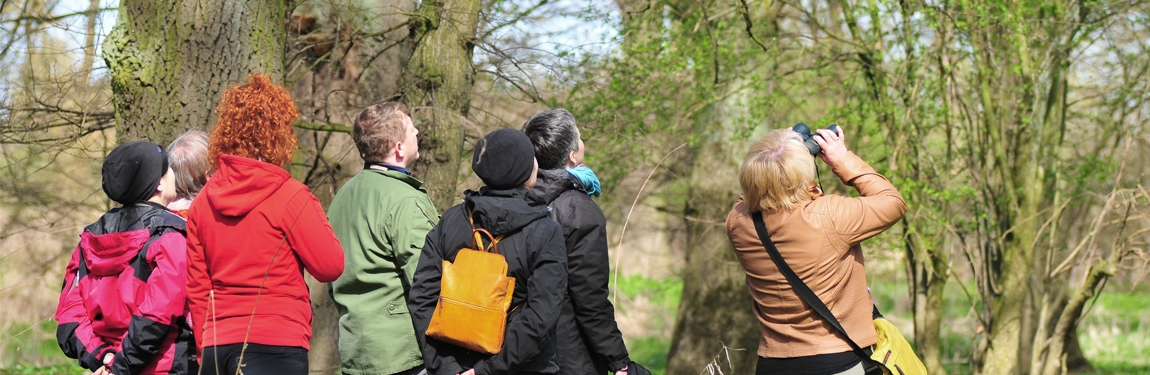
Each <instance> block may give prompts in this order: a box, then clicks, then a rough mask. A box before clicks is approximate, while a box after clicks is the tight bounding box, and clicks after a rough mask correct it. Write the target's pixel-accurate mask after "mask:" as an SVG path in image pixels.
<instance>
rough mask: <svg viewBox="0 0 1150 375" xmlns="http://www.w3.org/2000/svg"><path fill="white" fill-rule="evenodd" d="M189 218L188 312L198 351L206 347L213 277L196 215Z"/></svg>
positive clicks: (190, 215)
mask: <svg viewBox="0 0 1150 375" xmlns="http://www.w3.org/2000/svg"><path fill="white" fill-rule="evenodd" d="M188 217H189V220H188V250H187V262H188V281H187V294H188V312H189V313H190V315H191V316H192V334H193V336H195V338H196V353H199V352H200V351H201V350H203V348H204V324H205V323H204V322H205V320H206V319H207V316H208V308H209V307H211V304H210V301H209V295H210V293H211V285H212V279H211V274H209V273H208V264H207V261H206V260H205V258H204V244H203V242H201V240H200V238H201V237H200V231H199V226H198V225H197V222H196V215H195V214H194V213H192V214H189V216H188Z"/></svg>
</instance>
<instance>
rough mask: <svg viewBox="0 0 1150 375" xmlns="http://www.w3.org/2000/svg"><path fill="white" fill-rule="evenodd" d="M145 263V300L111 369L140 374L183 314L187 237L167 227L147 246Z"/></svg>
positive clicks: (126, 374) (186, 277)
mask: <svg viewBox="0 0 1150 375" xmlns="http://www.w3.org/2000/svg"><path fill="white" fill-rule="evenodd" d="M147 251H148V266H150V267H152V275H151V276H150V277H148V281H147V285H146V286H145V287H144V300H143V302H142V303H141V304H140V307H139V309H138V310H137V311H136V313H135V314H132V320H131V322H130V323H128V332H127V333H125V335H124V340H123V342H122V343H121V344H120V352H119V353H116V357H115V359H113V360H112V373H114V374H117V375H128V374H139V373H140V372H141V371H143V370H144V367H145V366H147V365H148V363H149V362H151V361H152V359H153V358H155V356H156V354H158V353H159V352H160V347H161V345H162V344H163V343H164V340H165V339H166V338H167V337H168V335H169V333H170V331H171V330H172V329H174V327H175V325H174V323H175V322H176V319H180V318H181V317H183V315H184V304H185V300H186V298H187V293H186V292H185V290H186V289H185V288H186V282H187V279H188V257H187V241H186V240H185V239H184V235H183V234H181V233H179V232H176V231H167V232H166V233H164V234H162V235H161V236H160V238H159V239H158V240H156V241H154V242H152V244H151V245H150V246H149V247H148V250H147Z"/></svg>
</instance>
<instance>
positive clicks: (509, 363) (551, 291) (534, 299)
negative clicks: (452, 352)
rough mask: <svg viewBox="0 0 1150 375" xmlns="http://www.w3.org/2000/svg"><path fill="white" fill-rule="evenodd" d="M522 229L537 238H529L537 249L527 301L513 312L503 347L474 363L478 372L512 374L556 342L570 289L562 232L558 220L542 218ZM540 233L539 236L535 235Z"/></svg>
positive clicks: (479, 374) (486, 374) (529, 244)
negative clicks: (533, 224) (558, 324)
mask: <svg viewBox="0 0 1150 375" xmlns="http://www.w3.org/2000/svg"><path fill="white" fill-rule="evenodd" d="M537 223H542V225H537V226H536V227H534V228H532V227H531V226H528V227H527V228H524V229H523V231H524V232H527V233H533V235H532V237H529V238H538V240H537V241H538V242H536V241H531V240H529V241H528V242H527V244H528V246H531V248H532V249H539V250H535V251H538V253H537V254H536V255H534V259H532V262H531V276H529V277H528V278H527V283H526V284H527V301H526V302H524V303H523V305H522V306H520V307H519V309H518V310H516V311H514V312H512V314H511V316H510V318H509V321H508V322H507V331H506V333H505V334H504V336H503V337H504V339H503V350H500V351H499V353H497V354H495V355H493V356H491V357H488V358H485V359H483V360H481V361H479V362H478V363H476V364H475V373H476V375H493V374H512V373H515V371H512V369H515V368H518V367H520V366H521V365H523V364H524V363H527V361H529V360H531V359H532V358H533V357H535V356H536V355H538V354H539V353H541V352H542V351H543V348H545V347H547V346H548V345H553V344H554V343H552V342H551V340H552V339H553V338H554V331H555V324H556V323H557V322H558V321H559V311H560V309H561V306H562V303H563V295H564V294H565V293H566V291H567V254H566V253H567V249H566V248H565V247H564V246H563V232H562V229H560V228H559V224H557V223H555V222H554V221H551V220H540V221H538V222H537ZM535 236H538V237H535Z"/></svg>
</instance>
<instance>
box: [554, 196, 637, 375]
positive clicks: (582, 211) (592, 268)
mask: <svg viewBox="0 0 1150 375" xmlns="http://www.w3.org/2000/svg"><path fill="white" fill-rule="evenodd" d="M576 193H578V192H577V191H576ZM564 211H565V212H564V213H563V217H560V218H559V219H560V222H562V223H564V226H563V227H564V231H565V232H566V233H564V237H565V242H566V247H567V249H568V250H567V291H568V292H567V296H568V298H570V300H571V304H572V306H573V308H574V311H575V322H576V323H577V324H578V326H579V332H580V333H582V334H583V337H584V341H585V342H586V344H587V345H588V347H589V349H590V350H591V355H592V357H594V358H595V360H596V361H597V362H601V363H606V364H607V366H608V367H609V368H610V370H611V371H616V370H619V369H621V368H623V366H627V364H628V363H631V360H630V358H629V357H628V355H627V347H626V345H625V344H624V343H623V334H622V333H620V332H619V325H618V324H617V323H616V322H615V306H614V305H612V304H611V300H610V298H609V297H610V289H609V288H608V283H609V281H610V277H611V275H610V274H611V270H610V259H609V257H608V254H607V218H606V217H604V216H603V211H602V210H600V209H599V206H598V205H596V204H595V203H594V202H592V201H591V199H590V198H588V197H587V196H586V195H584V194H582V193H579V195H578V196H576V197H573V200H572V201H571V205H570V207H569V208H568V209H566V210H564Z"/></svg>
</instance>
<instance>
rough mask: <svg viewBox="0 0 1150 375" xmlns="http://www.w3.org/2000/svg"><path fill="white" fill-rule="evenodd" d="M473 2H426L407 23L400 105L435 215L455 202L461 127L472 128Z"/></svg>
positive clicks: (475, 9)
mask: <svg viewBox="0 0 1150 375" xmlns="http://www.w3.org/2000/svg"><path fill="white" fill-rule="evenodd" d="M481 5H482V4H481V2H480V1H479V0H428V1H424V2H423V3H422V4H420V6H419V9H418V11H417V12H416V14H417V15H416V16H415V18H417V20H415V21H414V24H413V25H412V28H413V29H412V36H413V38H415V51H414V52H413V54H412V56H411V60H410V61H409V62H408V64H407V69H405V70H404V75H403V82H402V88H403V102H404V103H405V104H407V108H408V109H409V110H410V111H411V114H412V118H413V119H414V120H415V122H416V127H418V128H419V129H420V136H419V153H420V157H419V160H417V161H416V162H415V166H414V168H413V171H414V172H415V173H416V174H417V175H419V176H420V177H421V178H422V180H423V182H424V186H425V187H426V188H427V192H428V195H429V196H431V200H432V201H433V202H435V206H436V208H438V209H439V211H440V212H444V211H446V210H447V209H448V208H450V207H451V206H454V205H455V204H456V203H458V202H459V199H460V197H458V196H456V185H458V183H459V180H460V173H459V166H460V160H461V157H462V154H463V152H464V150H463V139H464V136H463V135H464V131H465V129H468V128H472V127H470V126H469V125H468V124H469V123H470V120H468V118H467V114H468V112H469V111H470V109H471V88H472V85H473V84H474V83H475V68H474V66H473V63H472V50H473V49H474V47H475V45H474V40H475V35H476V29H477V27H478V25H479V10H480V6H481Z"/></svg>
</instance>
